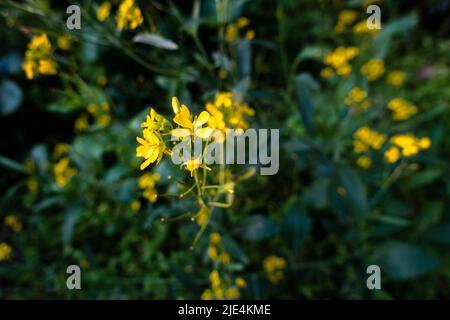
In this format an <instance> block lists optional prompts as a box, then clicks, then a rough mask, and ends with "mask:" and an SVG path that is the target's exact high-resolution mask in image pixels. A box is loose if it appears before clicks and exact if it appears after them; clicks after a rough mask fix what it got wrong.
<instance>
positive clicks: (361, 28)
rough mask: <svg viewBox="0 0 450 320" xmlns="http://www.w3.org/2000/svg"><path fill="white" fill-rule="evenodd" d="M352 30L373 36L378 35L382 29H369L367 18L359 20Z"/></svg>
mask: <svg viewBox="0 0 450 320" xmlns="http://www.w3.org/2000/svg"><path fill="white" fill-rule="evenodd" d="M352 31H353V33H354V34H357V35H361V34H368V35H371V36H374V35H376V34H377V33H378V32H379V31H380V30H378V29H369V28H368V27H367V22H366V21H365V20H363V21H360V22H358V23H357V24H355V25H354V26H353V28H352Z"/></svg>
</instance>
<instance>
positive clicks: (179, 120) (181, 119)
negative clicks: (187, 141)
mask: <svg viewBox="0 0 450 320" xmlns="http://www.w3.org/2000/svg"><path fill="white" fill-rule="evenodd" d="M173 122H175V123H176V124H178V125H179V126H181V127H183V128H188V129H190V128H192V121H191V120H190V119H189V118H188V117H185V116H184V115H183V114H182V112H180V113H179V114H177V115H176V116H175V117H174V118H173Z"/></svg>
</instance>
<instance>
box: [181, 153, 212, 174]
mask: <svg viewBox="0 0 450 320" xmlns="http://www.w3.org/2000/svg"><path fill="white" fill-rule="evenodd" d="M183 165H184V166H185V167H186V170H188V171H189V172H190V174H191V177H192V176H193V175H194V171H195V170H197V169H198V168H200V167H202V168H205V169H206V170H209V171H210V170H211V168H208V167H207V166H206V165H205V164H202V163H201V162H200V156H199V157H198V158H196V159H192V160H189V161H186V162H185V163H183Z"/></svg>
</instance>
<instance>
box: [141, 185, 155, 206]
mask: <svg viewBox="0 0 450 320" xmlns="http://www.w3.org/2000/svg"><path fill="white" fill-rule="evenodd" d="M143 196H144V198H145V199H147V200H148V201H150V202H151V203H155V202H156V200H157V199H158V193H157V192H156V190H155V189H153V188H147V189H145V190H144V193H143Z"/></svg>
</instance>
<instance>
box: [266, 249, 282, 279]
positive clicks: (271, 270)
mask: <svg viewBox="0 0 450 320" xmlns="http://www.w3.org/2000/svg"><path fill="white" fill-rule="evenodd" d="M263 267H264V271H265V272H266V274H267V277H268V278H269V281H270V282H272V283H278V282H280V281H281V279H283V277H284V272H283V270H284V268H285V267H286V260H285V259H284V258H280V257H277V256H268V257H266V258H264V260H263Z"/></svg>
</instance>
